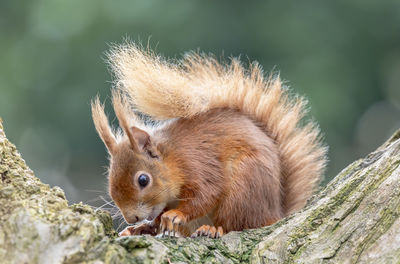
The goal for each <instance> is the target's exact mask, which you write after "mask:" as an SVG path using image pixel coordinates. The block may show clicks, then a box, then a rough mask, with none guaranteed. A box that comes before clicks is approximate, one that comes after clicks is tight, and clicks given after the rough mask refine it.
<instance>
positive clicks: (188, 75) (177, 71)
mask: <svg viewBox="0 0 400 264" xmlns="http://www.w3.org/2000/svg"><path fill="white" fill-rule="evenodd" d="M109 57H110V61H111V66H112V68H113V70H114V73H115V75H116V76H115V77H116V86H117V87H118V88H120V89H121V90H122V91H123V93H124V94H125V96H127V97H129V98H130V100H131V103H132V106H133V107H134V108H135V110H138V111H140V112H142V113H144V114H146V115H148V116H151V117H152V118H154V119H156V120H161V119H170V118H177V117H181V118H185V119H191V118H194V117H196V116H199V115H201V114H204V113H206V112H209V111H210V110H212V109H226V108H229V109H233V110H235V111H239V112H241V113H242V114H244V115H246V116H247V117H249V118H250V119H251V120H253V121H254V123H256V124H257V125H258V127H259V128H260V129H261V130H262V131H263V132H264V133H265V134H266V135H268V137H270V138H271V139H272V140H273V141H274V143H275V145H276V147H277V152H278V154H277V155H278V157H279V161H280V163H279V165H280V172H281V177H280V178H281V179H280V181H281V186H282V194H283V195H282V200H283V201H282V203H283V205H282V207H283V213H284V215H287V214H290V213H291V212H293V211H296V210H298V209H300V208H302V207H303V206H304V205H305V203H306V201H307V199H308V198H309V197H310V195H311V193H312V192H313V190H314V188H315V187H316V185H317V183H318V182H319V180H320V178H321V175H322V173H323V171H324V168H325V164H326V148H325V147H324V146H323V145H322V144H321V141H320V132H319V129H318V127H317V126H316V125H315V123H313V122H311V121H309V120H305V119H304V115H305V113H306V108H305V105H306V101H305V100H304V98H302V97H299V96H289V93H288V91H287V89H286V88H285V87H283V86H282V83H281V81H280V79H279V77H278V76H274V77H270V78H268V79H265V78H264V76H263V72H262V69H261V68H260V66H259V65H258V64H257V63H253V64H251V66H250V68H249V69H248V70H246V69H244V68H243V66H242V65H241V64H240V62H239V60H237V59H232V61H231V63H230V64H227V65H225V64H220V63H218V62H217V61H216V60H215V59H214V58H212V57H207V56H203V55H198V54H195V53H189V54H187V55H186V56H185V57H184V59H183V60H181V61H175V62H170V61H167V60H165V59H163V58H162V57H160V56H157V55H155V54H153V53H151V52H150V51H144V50H143V49H141V48H139V47H137V46H135V45H133V44H126V45H125V46H120V47H117V48H114V49H113V50H112V51H111V52H110V54H109Z"/></svg>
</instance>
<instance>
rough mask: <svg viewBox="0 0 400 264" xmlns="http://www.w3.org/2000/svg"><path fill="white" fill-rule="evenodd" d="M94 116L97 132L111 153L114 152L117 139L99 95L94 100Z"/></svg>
mask: <svg viewBox="0 0 400 264" xmlns="http://www.w3.org/2000/svg"><path fill="white" fill-rule="evenodd" d="M91 106H92V118H93V122H94V125H95V127H96V130H97V133H99V136H100V138H101V140H103V142H104V144H105V145H106V147H107V149H108V151H109V152H110V154H112V152H114V149H115V146H116V144H117V141H116V140H115V136H114V134H113V133H112V132H111V128H110V125H109V124H108V119H107V116H106V114H105V113H104V105H103V104H101V103H100V100H99V97H98V96H97V97H96V98H95V99H94V100H93V101H92V102H91Z"/></svg>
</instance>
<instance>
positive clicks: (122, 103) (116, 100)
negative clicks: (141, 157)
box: [112, 90, 150, 151]
mask: <svg viewBox="0 0 400 264" xmlns="http://www.w3.org/2000/svg"><path fill="white" fill-rule="evenodd" d="M112 100H113V106H114V111H115V114H116V115H117V118H118V121H119V124H120V126H121V127H122V129H123V130H124V132H125V134H126V135H127V136H128V138H129V141H130V143H131V146H132V149H134V150H136V151H141V150H143V148H144V147H145V146H146V145H147V144H148V143H150V136H149V134H147V133H146V132H145V131H143V130H141V129H139V128H137V127H134V126H133V127H132V126H131V125H130V124H129V123H130V122H129V121H128V118H129V119H132V118H131V116H134V113H132V112H130V111H129V104H128V102H127V99H126V98H125V97H124V96H123V95H122V94H121V93H120V92H118V91H117V90H113V91H112Z"/></svg>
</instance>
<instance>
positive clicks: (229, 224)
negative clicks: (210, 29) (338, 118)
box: [92, 44, 326, 232]
mask: <svg viewBox="0 0 400 264" xmlns="http://www.w3.org/2000/svg"><path fill="white" fill-rule="evenodd" d="M110 60H111V63H112V64H111V65H112V67H113V70H114V73H115V76H116V87H117V88H118V90H119V91H118V92H117V91H114V92H113V104H114V109H115V112H116V114H117V117H118V120H119V121H120V125H121V126H122V128H123V130H124V132H125V135H126V137H125V138H124V139H122V141H120V142H117V140H115V138H116V137H115V136H114V135H112V134H110V132H111V131H112V130H111V129H110V128H108V121H107V119H106V116H105V114H104V112H103V108H102V106H101V105H100V103H99V101H98V100H95V102H94V103H93V104H92V111H93V119H94V122H95V124H96V129H97V130H98V132H99V135H100V137H101V138H102V139H103V141H104V142H105V143H106V145H107V147H108V148H109V151H110V154H111V166H110V178H109V181H110V194H111V196H112V198H113V200H114V201H115V202H116V204H117V205H118V206H119V207H120V209H121V211H122V213H123V214H124V216H125V218H126V219H127V221H128V222H134V220H132V219H134V216H139V217H138V218H139V219H143V218H146V217H147V216H149V215H151V213H152V212H153V211H154V210H156V212H155V213H154V214H156V213H161V211H163V210H164V211H165V210H168V209H171V210H170V211H167V212H165V213H164V214H163V215H162V217H161V218H162V219H161V229H166V230H168V231H172V230H177V229H176V226H175V225H186V224H188V223H189V222H191V221H193V220H196V219H198V218H200V217H203V216H206V215H209V216H210V217H211V218H212V219H211V220H212V223H213V225H214V226H221V227H222V228H223V229H224V230H225V232H229V231H231V230H243V229H246V228H256V227H261V226H264V225H269V224H271V223H274V222H276V221H277V220H279V219H280V218H282V217H284V216H285V215H288V214H290V213H292V212H294V211H296V210H298V209H300V208H302V207H303V206H304V205H305V203H306V201H307V199H308V198H309V197H310V195H311V193H312V192H313V190H314V188H315V187H316V185H317V183H318V181H319V179H320V177H321V174H322V172H323V170H324V167H325V163H326V158H325V153H326V148H325V147H323V146H322V145H321V143H320V137H319V130H318V128H317V127H316V126H315V124H314V123H312V122H310V121H304V120H303V119H304V114H305V100H304V99H303V98H301V97H298V96H297V97H290V96H289V95H288V92H287V90H286V89H285V88H283V87H282V84H281V81H280V80H279V78H278V77H274V78H269V79H264V77H263V73H262V70H261V68H260V66H259V65H258V64H256V63H253V64H252V65H251V67H250V69H249V70H245V69H244V68H243V67H242V66H241V64H240V62H239V61H238V60H237V59H233V60H232V62H231V64H229V65H222V64H219V63H218V62H217V61H216V60H215V59H213V58H210V57H206V56H201V55H198V54H194V53H190V54H188V55H187V56H186V57H185V58H184V59H183V60H182V61H177V62H175V63H172V62H168V61H166V60H165V59H163V58H161V57H159V56H156V55H155V54H153V53H151V52H150V51H144V50H142V49H140V48H139V47H137V46H135V45H133V44H126V45H125V46H121V47H117V48H114V49H113V50H112V51H111V53H110ZM133 111H140V112H142V113H144V114H146V115H148V116H151V117H152V118H153V119H156V120H161V119H171V120H170V121H168V122H166V123H165V124H164V125H163V126H161V127H156V128H149V127H147V128H146V127H143V125H142V124H140V123H139V121H138V120H135V115H134V114H133ZM303 121H304V122H305V125H301V123H302V122H303ZM304 122H303V123H304ZM136 126H141V128H142V129H143V130H142V129H138V128H136ZM109 146H112V147H111V149H110V147H109ZM138 172H145V173H146V175H149V177H150V178H151V185H149V186H146V187H145V188H141V187H140V186H138V184H137V182H135V181H137V178H135V177H137V174H138ZM176 202H178V203H177V205H172V204H176ZM143 208H145V210H144V209H143ZM154 208H156V209H154ZM152 210H153V211H152ZM143 212H145V213H143ZM171 215H173V216H174V217H171ZM214 229H215V228H213V230H214Z"/></svg>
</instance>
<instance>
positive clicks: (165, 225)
mask: <svg viewBox="0 0 400 264" xmlns="http://www.w3.org/2000/svg"><path fill="white" fill-rule="evenodd" d="M184 223H186V216H185V215H184V214H183V213H182V212H181V211H179V210H175V209H174V210H169V211H167V212H165V213H164V214H163V215H162V216H161V229H162V232H163V237H165V236H166V232H167V231H168V236H169V237H175V236H176V233H177V232H178V230H179V226H180V225H182V224H184Z"/></svg>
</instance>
